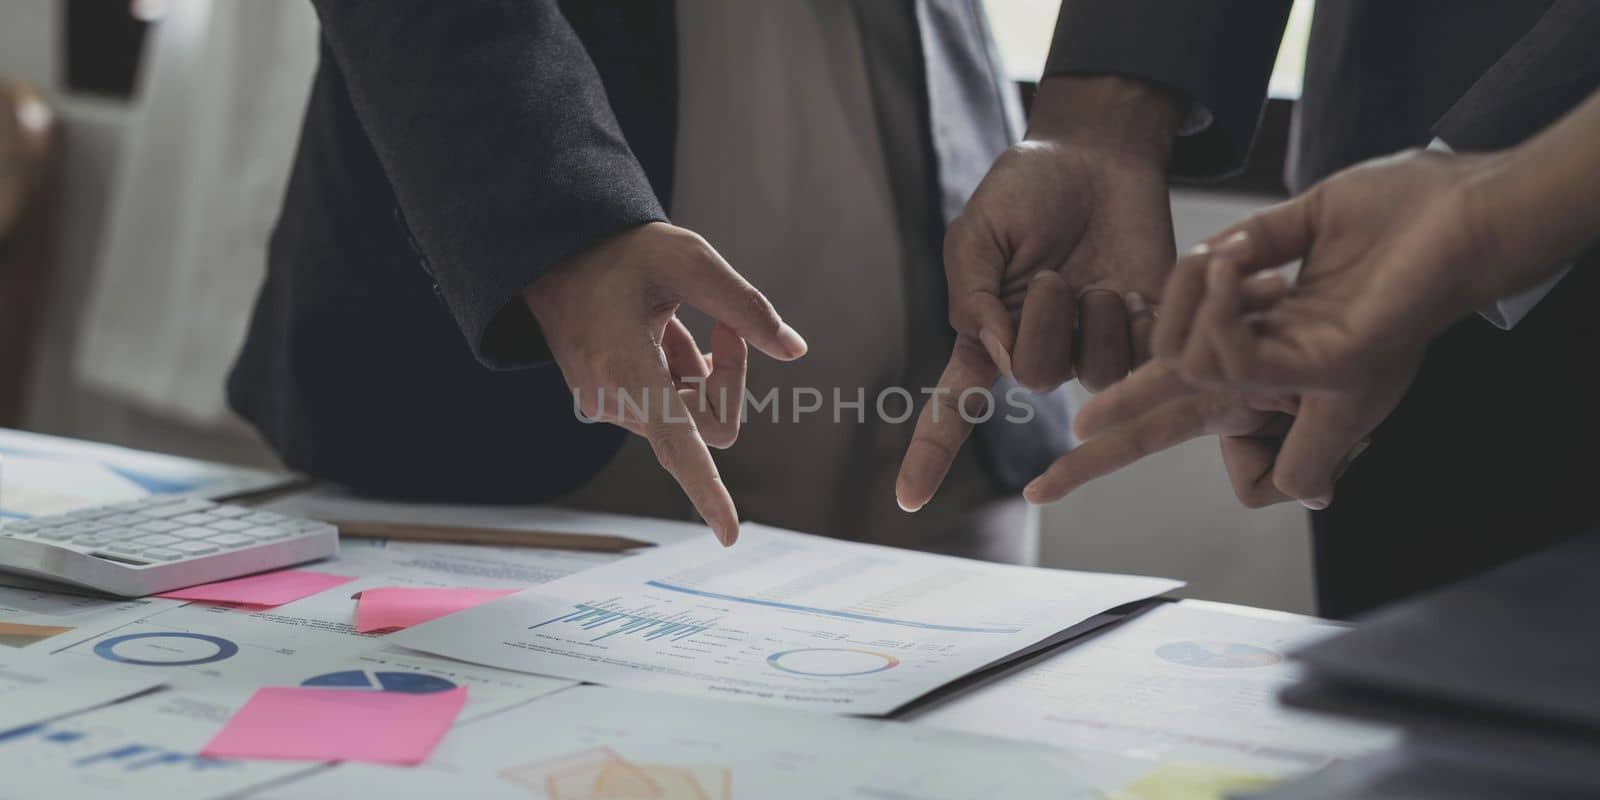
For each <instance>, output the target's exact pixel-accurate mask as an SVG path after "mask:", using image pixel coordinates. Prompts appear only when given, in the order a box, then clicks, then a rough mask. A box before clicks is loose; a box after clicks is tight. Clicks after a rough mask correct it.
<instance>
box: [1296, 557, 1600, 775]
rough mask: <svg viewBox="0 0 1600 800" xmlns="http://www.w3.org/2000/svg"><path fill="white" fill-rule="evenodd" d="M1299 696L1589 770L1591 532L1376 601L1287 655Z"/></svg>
mask: <svg viewBox="0 0 1600 800" xmlns="http://www.w3.org/2000/svg"><path fill="white" fill-rule="evenodd" d="M1295 658H1296V659H1297V660H1299V661H1300V662H1302V663H1303V664H1304V665H1305V672H1304V678H1303V679H1302V680H1301V681H1300V682H1299V683H1298V684H1296V685H1294V686H1291V687H1289V688H1288V689H1286V690H1285V691H1284V692H1283V695H1282V697H1283V700H1284V702H1285V703H1287V704H1289V705H1293V706H1299V707H1302V708H1310V709H1315V710H1320V711H1329V712H1334V713H1340V714H1345V715H1351V716H1359V717H1364V718H1369V719H1376V720H1380V721H1383V722H1388V723H1394V724H1398V725H1401V726H1403V727H1404V728H1406V729H1407V730H1408V732H1410V733H1411V734H1412V736H1413V737H1414V738H1416V739H1419V740H1422V741H1425V742H1427V743H1428V744H1430V745H1432V746H1436V747H1442V748H1448V749H1452V750H1456V751H1459V752H1470V753H1473V754H1474V757H1478V758H1486V759H1491V760H1493V759H1500V760H1503V761H1504V762H1505V764H1506V766H1508V767H1509V766H1514V765H1518V764H1520V765H1522V766H1523V767H1526V766H1527V765H1528V764H1530V763H1533V762H1539V763H1543V764H1546V765H1549V768H1550V769H1551V770H1556V771H1566V770H1568V769H1572V770H1577V771H1579V772H1582V773H1586V774H1587V775H1588V776H1594V777H1596V778H1600V758H1596V757H1595V754H1596V753H1600V531H1592V532H1590V533H1587V534H1583V535H1580V536H1577V537H1574V538H1572V539H1569V540H1567V541H1565V542H1563V543H1561V544H1559V545H1557V546H1555V547H1553V548H1551V549H1549V550H1546V551H1543V552H1541V553H1537V554H1535V555H1532V556H1528V557H1527V558H1524V559H1521V560H1519V561H1516V562H1513V563H1511V564H1508V565H1506V566H1503V567H1501V568H1499V569H1496V570H1494V571H1492V572H1489V573H1486V574H1484V575H1482V576H1480V577H1478V578H1475V579H1472V580H1468V581H1464V582H1462V583H1459V584H1456V585H1454V586H1450V587H1447V588H1445V589H1441V590H1438V591H1436V592H1433V593H1431V594H1429V595H1427V596H1424V597H1422V598H1419V599H1418V600H1415V601H1412V602H1408V603H1404V604H1401V605H1398V606H1394V607H1392V608H1389V609H1386V610H1383V611H1380V612H1378V613H1377V614H1374V615H1373V616H1371V617H1369V618H1367V619H1366V620H1364V621H1362V622H1361V623H1360V624H1358V625H1357V626H1356V627H1355V628H1354V629H1353V630H1351V631H1350V632H1349V633H1346V634H1343V635H1341V636H1337V637H1334V638H1332V639H1328V640H1325V641H1322V642H1319V643H1317V644H1315V645H1312V646H1311V647H1308V648H1306V649H1305V650H1302V651H1300V652H1298V653H1296V654H1295Z"/></svg>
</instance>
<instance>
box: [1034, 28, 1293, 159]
mask: <svg viewBox="0 0 1600 800" xmlns="http://www.w3.org/2000/svg"><path fill="white" fill-rule="evenodd" d="M1291 5H1292V2H1291V0H1063V2H1062V4H1061V13H1060V16H1058V17H1057V19H1056V32H1055V39H1054V40H1053V42H1052V43H1051V46H1050V57H1049V60H1048V61H1047V62H1046V64H1045V70H1044V74H1045V77H1047V78H1048V77H1051V76H1056V75H1121V76H1125V77H1132V78H1139V79H1141V80H1145V81H1149V82H1151V83H1154V84H1157V85H1159V86H1163V87H1165V88H1167V89H1169V90H1171V91H1173V92H1176V93H1178V94H1179V95H1180V96H1182V97H1183V98H1185V99H1187V100H1188V101H1189V102H1191V103H1194V104H1197V105H1199V106H1202V107H1204V108H1205V110H1206V111H1208V112H1210V116H1211V123H1210V125H1209V126H1207V127H1206V128H1205V129H1204V130H1202V131H1200V132H1197V133H1194V134H1191V135H1187V136H1180V137H1179V138H1178V141H1177V142H1176V143H1175V145H1174V147H1173V154H1172V166H1171V170H1172V172H1173V173H1174V174H1177V175H1182V176H1185V177H1195V178H1214V177H1221V176H1225V175H1227V174H1229V173H1231V172H1235V171H1237V170H1239V169H1240V168H1241V167H1243V166H1244V162H1245V158H1246V156H1247V155H1248V154H1249V152H1250V143H1251V142H1252V141H1253V140H1254V138H1255V131H1256V125H1257V123H1258V122H1259V121H1260V119H1261V109H1262V107H1263V106H1264V105H1265V103H1266V97H1267V83H1268V81H1269V80H1270V79H1271V77H1272V65H1273V62H1274V61H1275V60H1276V58H1277V53H1278V44H1279V42H1281V41H1282V39H1283V28H1284V25H1285V24H1286V23H1287V22H1288V19H1289V8H1290V6H1291Z"/></svg>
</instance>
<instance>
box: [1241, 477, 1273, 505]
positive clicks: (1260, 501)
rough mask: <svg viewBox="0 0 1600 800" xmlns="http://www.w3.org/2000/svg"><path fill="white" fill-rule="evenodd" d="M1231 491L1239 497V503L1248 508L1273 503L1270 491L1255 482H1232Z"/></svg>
mask: <svg viewBox="0 0 1600 800" xmlns="http://www.w3.org/2000/svg"><path fill="white" fill-rule="evenodd" d="M1233 493H1234V495H1235V496H1237V497H1238V498H1239V504H1240V505H1242V506H1244V507H1245V508H1249V509H1260V508H1266V507H1267V506H1270V505H1272V504H1273V497H1272V496H1271V493H1269V492H1267V491H1264V490H1263V489H1262V488H1261V487H1260V486H1257V485H1255V484H1250V483H1246V484H1237V483H1236V484H1234V487H1233Z"/></svg>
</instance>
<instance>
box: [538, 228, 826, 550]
mask: <svg viewBox="0 0 1600 800" xmlns="http://www.w3.org/2000/svg"><path fill="white" fill-rule="evenodd" d="M523 297H524V300H525V301H526V303H527V305H528V308H529V309H530V310H531V311H532V312H533V315H534V317H535V319H537V320H538V322H539V326H540V328H541V329H542V330H543V332H544V335H545V339H546V341H547V342H548V343H549V345H550V350H551V352H552V353H553V354H554V356H555V359H556V363H557V364H558V365H559V366H560V368H561V374H562V376H563V377H564V378H565V379H566V381H567V385H568V386H570V387H571V388H572V389H573V391H574V392H576V393H577V396H578V400H579V406H580V408H581V410H582V412H583V413H584V415H585V416H586V417H588V418H590V419H596V420H602V421H606V422H610V423H613V424H616V425H619V426H621V427H623V428H626V429H627V430H629V431H631V432H633V433H635V434H638V435H640V436H643V437H645V438H646V439H648V440H649V441H650V446H651V448H652V449H653V450H654V451H655V455H656V459H657V460H658V461H659V462H660V463H661V466H662V467H663V468H665V469H666V470H667V471H668V472H669V473H671V474H672V477H673V478H674V479H675V480H676V481H677V482H678V485H679V486H681V487H682V488H683V491H684V493H685V494H686V495H688V497H689V500H690V502H692V503H693V504H694V507H695V509H696V510H697V511H698V512H699V513H700V516H701V517H702V518H704V519H705V521H706V523H707V524H708V525H710V526H711V529H712V531H713V532H714V533H715V534H716V536H717V539H718V541H720V542H722V543H723V544H724V545H731V544H733V543H734V541H735V540H736V539H737V538H738V535H739V514H738V511H737V509H736V508H735V507H734V504H733V498H732V497H731V496H730V495H729V494H728V490H727V488H726V487H724V486H723V484H722V479H721V476H720V475H719V474H718V473H717V466H716V463H715V462H714V461H712V459H711V453H710V452H709V451H708V450H707V445H708V444H709V445H711V446H713V447H727V446H729V445H731V444H732V443H733V441H734V439H735V438H736V437H737V436H738V431H739V413H740V409H741V407H742V402H743V398H744V381H745V359H746V348H745V343H746V342H749V343H750V344H752V345H755V347H756V349H758V350H761V351H762V352H763V353H766V354H767V355H769V356H772V357H773V358H777V359H780V360H783V361H790V360H793V359H796V358H799V357H800V356H802V355H805V352H806V343H805V340H803V339H801V338H800V335H799V334H798V333H796V332H795V331H794V329H793V328H790V327H789V326H788V325H787V324H785V323H784V322H783V320H782V319H781V318H780V317H779V316H778V313H777V311H775V310H774V309H773V307H772V304H771V303H769V302H767V299H766V297H765V296H763V295H762V294H761V292H759V291H757V290H756V288H755V287H753V286H751V285H750V284H749V283H748V282H747V281H745V280H744V278H742V277H740V276H739V274H738V273H737V272H735V271H734V269H733V268H732V267H731V266H729V265H728V263H727V262H726V261H724V260H723V259H722V256H720V255H718V253H717V251H716V250H714V249H712V247H711V246H710V245H709V244H707V243H706V241H705V240H704V239H702V238H700V237H699V236H698V235H696V234H694V233H693V232H691V231H688V230H685V229H683V228H678V227H674V226H672V225H668V224H666V223H661V222H653V223H649V224H646V225H642V226H639V227H637V228H633V229H631V230H628V231H625V232H623V233H621V234H618V235H617V236H614V237H612V238H611V239H608V240H606V241H604V242H601V243H600V244H598V245H595V246H594V247H592V248H590V249H589V250H587V251H585V252H583V253H580V254H579V255H577V256H575V257H573V258H572V259H570V260H568V261H567V262H566V263H564V264H562V265H561V266H560V267H558V268H557V269H555V270H552V271H551V272H549V273H547V274H545V275H544V276H542V277H540V278H539V280H538V281H536V282H534V284H533V285H531V286H529V287H528V288H527V289H526V290H524V292H523ZM680 304H688V305H691V306H694V307H695V308H698V309H699V310H701V311H703V312H705V313H706V315H707V316H709V317H711V318H712V319H714V320H716V322H717V324H716V327H715V328H714V330H713V331H712V335H711V353H710V354H709V355H707V354H703V353H701V352H700V349H699V347H698V346H697V345H696V344H695V342H694V338H693V336H691V335H690V333H689V331H688V329H687V328H685V327H684V325H683V323H681V322H679V321H678V319H677V316H676V312H677V309H678V306H679V305H680ZM623 393H626V394H625V395H624V394H623ZM602 397H603V398H604V402H602ZM630 400H631V402H629V401H630Z"/></svg>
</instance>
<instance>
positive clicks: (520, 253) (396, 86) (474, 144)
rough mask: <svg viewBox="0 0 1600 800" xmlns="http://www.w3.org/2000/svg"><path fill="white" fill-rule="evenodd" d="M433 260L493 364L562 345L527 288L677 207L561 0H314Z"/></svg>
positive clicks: (458, 312)
mask: <svg viewBox="0 0 1600 800" xmlns="http://www.w3.org/2000/svg"><path fill="white" fill-rule="evenodd" d="M313 2H314V5H315V6H316V9H317V14H318V17H319V18H320V19H321V22H322V35H323V39H324V41H325V43H326V45H327V47H328V49H329V50H330V51H331V52H332V54H333V57H334V59H335V60H336V61H337V63H338V65H339V69H340V71H341V72H342V73H343V74H344V77H345V80H346V82H347V84H348V87H349V93H350V97H351V100H352V102H353V104H354V106H355V109H356V114H357V117H358V118H359V119H360V121H361V125H362V127H363V128H364V130H365V132H366V134H367V137H368V139H370V140H371V142H372V146H373V149H374V151H376V153H377V155H378V159H379V161H380V162H381V163H382V165H383V170H384V173H385V175H386V177H387V178H388V180H389V182H390V184H391V186H392V188H393V190H394V194H395V196H396V198H397V199H398V201H399V205H400V211H401V212H402V215H403V218H404V220H405V222H406V225H407V227H408V228H409V230H410V233H411V235H412V237H413V239H414V240H415V242H416V246H417V249H418V250H419V251H420V252H419V255H420V257H421V258H422V260H423V265H424V267H425V268H426V269H427V270H428V271H429V273H430V274H431V275H432V276H433V279H434V281H435V282H436V284H437V290H438V293H439V294H440V296H441V297H443V299H444V301H445V303H446V304H447V305H448V306H449V309H450V312H451V314H452V315H453V316H454V317H455V319H456V322H457V323H458V325H459V326H460V328H461V332H462V334H463V335H464V336H465V337H466V339H467V342H468V344H469V345H470V346H471V348H472V351H473V353H474V354H475V355H476V356H477V358H478V360H479V361H481V362H482V363H483V364H485V365H486V366H488V367H491V368H495V369H510V368H517V367H525V366H531V365H534V364H537V363H540V362H541V361H546V360H548V357H549V356H548V350H547V349H546V348H545V346H544V343H543V337H542V336H541V335H540V333H539V330H538V325H537V324H536V323H535V322H534V320H533V317H532V315H531V314H530V313H529V312H528V311H527V309H526V308H525V307H524V306H523V304H522V302H521V291H522V289H523V288H524V287H526V286H528V285H529V284H531V283H533V281H534V280H535V279H537V278H538V277H539V276H540V275H542V274H544V273H545V272H546V271H548V270H549V269H550V268H551V267H553V266H554V265H556V264H558V263H560V262H561V261H562V260H563V259H566V258H567V257H569V256H572V255H574V254H576V253H579V252H581V251H582V250H584V249H585V248H587V247H589V246H590V245H592V244H594V243H596V242H599V241H601V240H603V239H605V238H607V237H609V236H611V235H614V234H616V233H619V232H621V231H623V230H626V229H628V228H631V227H634V226H637V225H640V224H643V223H646V222H651V221H656V220H662V219H665V214H664V212H663V210H662V208H661V204H660V201H659V200H658V199H657V197H656V195H655V194H654V193H653V192H652V190H651V187H650V183H649V180H648V179H647V178H646V176H645V173H644V170H643V169H642V168H641V167H640V165H639V162H638V161H637V159H635V158H634V155H633V153H632V151H631V150H630V149H629V147H628V143H627V141H626V140H625V139H624V138H623V135H622V133H621V131H620V129H619V127H618V125H617V120H616V118H615V116H614V115H613V113H612V109H611V106H610V104H609V102H608V101H607V98H606V94H605V89H604V86H603V85H602V83H601V79H600V75H599V73H598V72H597V71H596V69H595V66H594V64H593V62H592V61H591V60H590V58H589V55H588V53H587V52H586V51H585V49H584V46H583V43H582V42H581V41H580V40H579V38H578V36H577V34H576V33H574V31H573V29H572V28H571V26H570V25H568V23H567V21H566V19H565V18H564V17H563V16H562V15H561V12H560V10H559V8H558V7H557V3H556V2H555V0H313Z"/></svg>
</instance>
